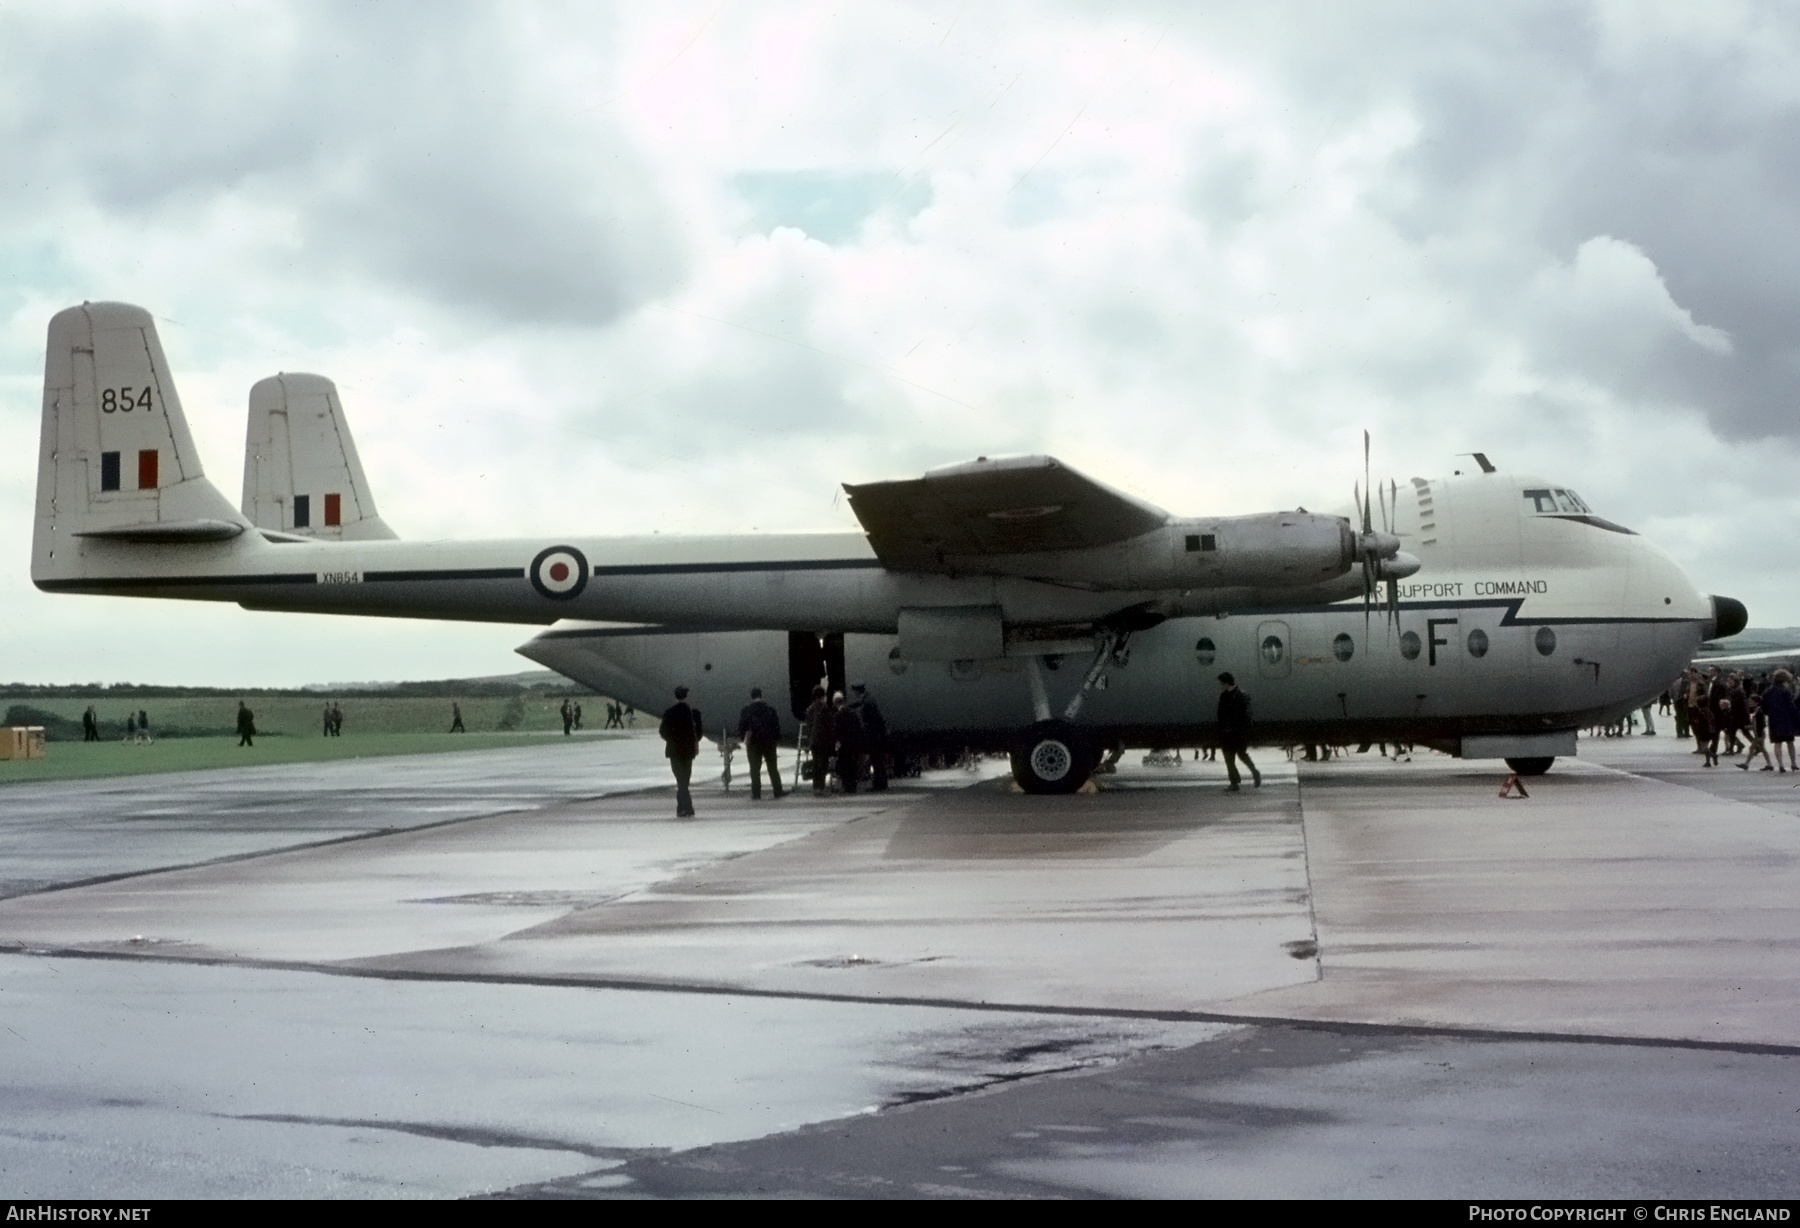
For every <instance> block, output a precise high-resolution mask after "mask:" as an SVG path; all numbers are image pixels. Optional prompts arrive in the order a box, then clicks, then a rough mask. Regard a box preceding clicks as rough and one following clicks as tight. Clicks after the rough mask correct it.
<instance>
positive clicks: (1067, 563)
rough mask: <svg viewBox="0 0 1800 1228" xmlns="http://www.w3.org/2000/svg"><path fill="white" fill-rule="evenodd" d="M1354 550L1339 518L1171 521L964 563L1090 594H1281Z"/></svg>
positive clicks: (1341, 566) (1289, 515)
mask: <svg viewBox="0 0 1800 1228" xmlns="http://www.w3.org/2000/svg"><path fill="white" fill-rule="evenodd" d="M1357 548H1358V547H1357V538H1356V534H1355V532H1354V531H1353V530H1352V529H1351V527H1350V522H1349V521H1348V520H1346V519H1344V518H1343V517H1342V516H1321V515H1316V514H1314V513H1312V512H1267V513H1263V514H1261V515H1256V516H1230V517H1218V518H1213V519H1206V520H1171V521H1170V522H1169V523H1168V524H1166V525H1164V526H1163V527H1162V528H1160V529H1156V530H1154V531H1152V532H1149V533H1144V534H1141V535H1139V536H1137V537H1134V538H1131V539H1130V540H1128V541H1123V542H1118V543H1116V544H1113V545H1109V546H1096V547H1094V548H1092V549H1088V550H1058V551H1043V552H1038V553H1029V554H1016V555H1001V556H996V557H988V558H983V559H981V560H979V561H977V560H970V564H971V566H970V570H972V571H974V570H980V571H984V572H988V573H990V574H993V573H998V574H1001V575H1012V576H1023V577H1028V578H1032V579H1041V580H1052V581H1056V582H1058V583H1063V584H1071V585H1079V586H1081V587H1084V588H1097V589H1124V590H1131V591H1143V590H1146V589H1165V590H1166V589H1195V588H1257V589H1283V588H1298V587H1302V586H1305V585H1311V584H1318V583H1320V582H1321V581H1325V580H1329V579H1331V578H1333V577H1335V576H1341V575H1343V574H1344V573H1345V572H1347V571H1349V570H1350V568H1351V567H1352V566H1354V565H1355V563H1356V560H1357Z"/></svg>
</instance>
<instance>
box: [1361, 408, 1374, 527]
mask: <svg viewBox="0 0 1800 1228" xmlns="http://www.w3.org/2000/svg"><path fill="white" fill-rule="evenodd" d="M1362 488H1363V489H1364V490H1368V489H1369V432H1367V431H1364V432H1363V485H1362ZM1362 514H1363V532H1364V533H1372V532H1374V531H1375V526H1374V524H1373V523H1371V521H1370V519H1369V501H1368V500H1367V499H1366V498H1365V499H1364V500H1363V505H1362Z"/></svg>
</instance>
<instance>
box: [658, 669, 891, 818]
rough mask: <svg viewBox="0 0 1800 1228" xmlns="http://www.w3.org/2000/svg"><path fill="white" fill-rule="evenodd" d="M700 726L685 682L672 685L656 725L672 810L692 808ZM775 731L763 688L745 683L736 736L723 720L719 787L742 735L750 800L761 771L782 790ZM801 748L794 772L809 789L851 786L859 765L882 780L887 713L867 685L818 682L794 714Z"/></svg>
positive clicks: (757, 793) (680, 813)
mask: <svg viewBox="0 0 1800 1228" xmlns="http://www.w3.org/2000/svg"><path fill="white" fill-rule="evenodd" d="M705 728H706V725H705V718H704V717H703V716H702V715H701V713H700V710H699V709H698V708H696V707H694V706H693V705H692V704H690V703H688V689H687V688H686V687H684V686H679V687H676V688H675V703H674V704H673V705H672V706H671V707H670V708H669V709H668V711H666V712H664V713H663V718H662V724H661V726H660V727H659V732H660V733H661V735H662V740H663V751H664V754H665V755H667V757H668V760H669V770H670V771H671V772H672V773H673V774H674V776H675V817H676V818H680V819H686V818H692V817H693V815H694V801H693V797H692V795H691V793H690V791H689V785H690V783H691V781H692V779H693V772H694V758H695V756H697V755H698V754H699V753H700V744H701V740H702V737H703V735H704V731H705ZM780 738H781V718H780V716H779V715H778V714H777V713H776V711H775V709H774V707H773V706H772V705H770V704H769V702H768V701H767V700H765V699H764V698H763V693H762V688H761V687H752V688H751V689H750V702H749V703H748V704H746V705H744V709H743V711H741V712H740V713H738V723H737V732H736V736H735V737H734V736H733V735H732V732H731V730H730V728H729V727H727V728H726V729H725V731H724V734H723V736H722V737H721V738H720V740H719V749H720V751H721V753H722V754H723V755H724V756H725V773H724V779H725V785H726V787H727V788H730V786H731V756H732V753H733V751H734V750H735V749H736V747H737V746H738V745H739V744H740V743H741V744H742V745H743V747H744V748H745V750H746V751H748V754H749V759H750V800H751V801H761V800H762V786H763V775H764V773H765V772H766V773H767V774H768V778H769V789H770V792H771V793H772V794H773V795H774V797H775V798H777V799H779V798H781V797H783V796H784V795H785V793H786V792H787V791H786V790H784V789H783V788H782V785H781V768H780V766H779V765H778V762H777V759H778V754H779V750H780ZM800 754H801V761H800V768H799V770H800V773H801V774H802V775H807V776H810V777H811V779H812V787H813V792H814V793H815V794H819V795H823V794H825V793H828V792H831V791H833V790H834V789H835V790H837V791H841V792H844V793H855V792H856V789H857V785H858V783H859V782H860V781H861V779H862V777H863V775H864V773H865V772H867V773H868V775H869V777H870V787H871V788H873V789H877V790H880V789H885V788H887V786H888V774H889V769H890V764H889V760H888V746H887V721H886V719H884V718H883V717H882V715H881V708H880V706H879V705H878V704H877V703H876V702H875V700H874V697H873V696H871V695H870V694H869V689H868V687H867V686H866V685H864V684H863V683H861V682H857V683H853V684H852V685H851V687H850V694H849V695H848V696H846V695H845V694H844V692H842V691H838V692H836V693H835V694H834V693H831V692H828V691H827V690H826V689H825V687H824V686H823V685H819V686H815V687H814V688H813V693H812V702H811V703H810V704H808V705H807V708H806V712H805V713H804V715H802V717H801V720H800Z"/></svg>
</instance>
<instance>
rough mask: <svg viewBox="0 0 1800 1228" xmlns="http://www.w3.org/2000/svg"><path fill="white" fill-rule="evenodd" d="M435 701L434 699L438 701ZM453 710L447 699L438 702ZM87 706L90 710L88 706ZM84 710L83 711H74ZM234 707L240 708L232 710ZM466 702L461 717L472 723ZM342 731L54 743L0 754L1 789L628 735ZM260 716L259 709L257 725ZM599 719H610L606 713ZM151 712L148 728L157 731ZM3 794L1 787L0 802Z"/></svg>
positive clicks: (577, 743) (572, 743) (577, 742)
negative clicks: (24, 753)
mask: <svg viewBox="0 0 1800 1228" xmlns="http://www.w3.org/2000/svg"><path fill="white" fill-rule="evenodd" d="M434 702H435V701H434ZM439 706H441V707H446V708H447V707H448V705H447V704H441V705H439ZM82 707H86V704H83V705H82ZM76 711H77V713H78V714H79V712H80V709H79V708H78V709H76ZM232 711H234V712H235V711H236V705H235V704H234V705H233V707H232ZM467 712H468V708H467V705H464V720H465V722H466V721H467ZM344 716H345V719H344V728H345V733H344V736H343V737H341V738H326V737H321V736H320V735H319V734H318V733H317V731H315V732H314V733H313V735H312V736H311V737H305V736H285V737H262V736H258V737H257V739H256V744H255V745H254V746H239V745H238V744H237V738H236V737H235V736H229V737H228V736H221V737H211V738H199V737H196V738H161V739H158V740H157V741H154V742H151V743H149V744H147V745H146V744H141V743H140V744H137V745H132V744H128V743H124V742H120V741H118V740H116V739H114V740H111V741H106V742H52V743H50V745H49V748H48V749H49V753H48V754H47V755H46V756H45V757H44V758H42V759H20V760H8V759H0V786H4V785H7V784H16V783H20V782H24V781H30V780H77V779H84V778H89V777H100V776H136V775H141V774H143V773H147V772H186V771H193V770H196V769H200V768H222V767H247V766H250V765H252V764H259V763H308V762H313V761H321V760H329V759H361V758H368V757H374V756H379V755H418V754H434V753H435V754H445V753H449V752H452V751H463V752H466V751H473V750H491V749H495V748H498V747H507V746H541V745H544V744H545V743H563V744H565V745H568V746H571V747H574V746H581V745H586V744H587V743H588V742H589V741H590V740H591V739H592V738H616V737H622V736H625V735H622V734H619V733H616V732H615V733H610V734H578V735H576V736H575V737H572V738H565V737H563V736H562V724H561V722H560V721H558V723H557V726H556V729H555V731H554V732H550V731H534V732H526V733H496V732H487V733H480V732H470V733H467V734H460V733H459V734H449V733H442V732H437V733H362V734H357V733H352V732H350V729H351V726H350V716H349V709H345V714H344ZM260 719H261V715H260V713H259V714H258V720H259V722H260ZM602 719H603V720H604V719H605V715H604V710H602ZM155 728H156V726H155V723H154V717H153V718H152V724H151V732H152V733H154V732H155ZM4 797H5V794H4V792H3V791H0V805H4V804H5V803H4Z"/></svg>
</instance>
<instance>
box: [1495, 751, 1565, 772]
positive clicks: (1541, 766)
mask: <svg viewBox="0 0 1800 1228" xmlns="http://www.w3.org/2000/svg"><path fill="white" fill-rule="evenodd" d="M1555 762H1556V756H1555V755H1543V756H1534V757H1532V758H1530V759H1508V760H1507V761H1506V766H1507V767H1509V768H1511V769H1512V770H1513V771H1515V772H1517V773H1518V774H1519V775H1521V776H1542V775H1543V774H1544V773H1545V772H1548V771H1549V770H1550V765H1551V764H1552V763H1555Z"/></svg>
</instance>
